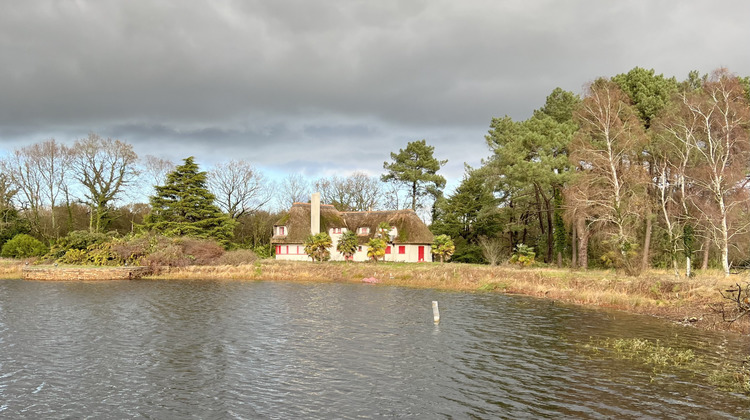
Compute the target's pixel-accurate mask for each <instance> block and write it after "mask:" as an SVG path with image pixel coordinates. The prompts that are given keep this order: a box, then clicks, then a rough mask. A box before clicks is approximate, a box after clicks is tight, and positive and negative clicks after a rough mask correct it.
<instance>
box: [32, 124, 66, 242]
mask: <svg viewBox="0 0 750 420" xmlns="http://www.w3.org/2000/svg"><path fill="white" fill-rule="evenodd" d="M28 156H29V158H30V159H31V161H32V162H34V163H35V165H36V166H37V167H38V168H39V174H40V177H41V180H42V185H43V188H42V196H43V197H44V199H45V201H46V203H47V204H49V206H50V219H51V223H52V234H53V235H54V236H55V237H58V236H59V229H58V226H57V222H56V220H55V206H56V205H57V203H58V198H59V196H60V194H63V195H64V196H65V199H66V203H67V204H69V201H68V200H69V186H68V184H67V175H68V172H69V171H70V165H71V162H72V153H71V150H70V149H69V148H68V147H66V146H65V145H61V144H58V143H57V142H55V139H51V140H48V141H45V142H43V143H40V144H35V145H33V146H31V147H30V148H29V149H28Z"/></svg>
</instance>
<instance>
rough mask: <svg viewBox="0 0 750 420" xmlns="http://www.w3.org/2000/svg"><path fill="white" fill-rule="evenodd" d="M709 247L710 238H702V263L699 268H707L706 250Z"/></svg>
mask: <svg viewBox="0 0 750 420" xmlns="http://www.w3.org/2000/svg"><path fill="white" fill-rule="evenodd" d="M710 248H711V238H709V237H708V236H707V237H706V239H704V240H703V263H702V264H701V270H704V271H705V270H708V252H709V251H710Z"/></svg>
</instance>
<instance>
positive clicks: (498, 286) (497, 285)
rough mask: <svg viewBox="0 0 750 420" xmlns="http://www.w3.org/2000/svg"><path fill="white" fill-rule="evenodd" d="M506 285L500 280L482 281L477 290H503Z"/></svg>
mask: <svg viewBox="0 0 750 420" xmlns="http://www.w3.org/2000/svg"><path fill="white" fill-rule="evenodd" d="M507 288H508V285H507V284H505V283H502V282H491V283H482V284H481V285H480V286H479V287H478V288H477V290H479V291H480V292H495V291H505V290H506V289H507Z"/></svg>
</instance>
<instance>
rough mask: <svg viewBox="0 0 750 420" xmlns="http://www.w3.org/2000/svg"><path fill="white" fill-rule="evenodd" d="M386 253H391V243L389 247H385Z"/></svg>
mask: <svg viewBox="0 0 750 420" xmlns="http://www.w3.org/2000/svg"><path fill="white" fill-rule="evenodd" d="M385 253H386V254H389V255H390V253H391V246H390V245H388V246H387V247H385Z"/></svg>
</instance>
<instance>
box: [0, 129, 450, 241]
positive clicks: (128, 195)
mask: <svg viewBox="0 0 750 420" xmlns="http://www.w3.org/2000/svg"><path fill="white" fill-rule="evenodd" d="M414 145H416V146H414ZM413 147H419V153H420V159H423V160H424V159H426V160H424V161H423V162H420V163H418V164H417V165H416V167H414V165H412V166H413V167H412V168H411V169H410V171H412V172H413V171H417V172H419V171H421V169H419V165H422V164H424V162H426V161H430V162H431V161H435V162H437V161H436V160H435V159H434V158H432V157H431V154H432V150H433V148H432V147H430V146H427V145H426V144H425V141H424V140H422V141H421V142H420V141H418V142H413V143H410V144H409V146H408V147H407V149H408V150H411V148H413ZM404 153H406V152H404ZM425 153H426V154H428V155H430V156H429V157H425V156H424V155H425ZM428 163H429V162H428ZM443 164H444V162H443ZM433 166H434V165H433ZM433 166H430V168H431V169H429V168H428V169H425V173H426V175H425V176H427V177H432V179H433V181H435V180H436V181H437V182H438V184H439V185H445V179H444V178H442V177H441V176H439V175H435V174H434V172H435V171H437V170H438V169H439V167H440V164H438V166H437V167H433ZM430 171H431V172H432V174H430ZM410 174H411V175H404V174H401V173H399V172H398V171H393V172H392V173H391V178H392V183H391V185H388V186H387V185H386V184H384V183H383V182H381V180H380V179H379V178H377V177H371V176H369V175H367V174H365V173H363V172H355V173H353V174H351V175H349V176H343V177H342V176H331V177H327V178H320V179H317V180H314V181H313V182H309V181H308V180H307V179H305V178H304V177H302V176H301V175H299V174H292V175H289V176H288V177H286V178H285V179H284V180H282V181H281V182H280V183H279V185H277V184H276V183H274V182H272V181H270V180H268V179H267V178H266V177H265V176H264V174H263V173H262V172H261V171H259V170H258V169H257V168H255V167H254V166H253V165H252V164H251V163H250V162H247V161H243V160H232V161H229V162H221V163H218V164H216V165H215V166H214V167H213V168H212V169H211V170H210V171H201V170H200V168H199V167H198V165H197V163H195V162H194V158H193V157H188V158H186V159H185V160H184V163H183V164H182V165H175V163H173V162H170V161H168V160H165V159H161V158H158V157H155V156H150V155H147V156H145V157H142V158H139V157H138V156H137V155H136V153H135V151H134V149H133V146H132V145H131V144H128V143H126V142H123V141H121V140H116V139H109V138H102V137H101V136H99V135H97V134H90V135H88V137H86V138H83V139H80V140H78V141H76V142H75V143H74V144H73V145H71V146H68V145H65V144H61V143H59V142H57V141H56V140H54V139H50V140H46V141H42V142H39V143H35V144H32V145H29V146H26V147H22V148H19V149H17V150H14V151H13V153H11V154H10V155H9V156H8V157H6V158H4V159H2V160H0V216H1V217H2V218H1V219H0V247H2V245H3V244H4V243H5V242H6V241H8V240H9V239H11V238H13V237H14V236H16V235H18V234H21V233H24V234H31V235H32V236H34V237H35V238H37V239H39V240H41V241H43V242H44V243H47V244H48V245H54V244H55V243H56V242H58V241H60V240H61V238H64V237H66V236H67V235H68V234H70V233H71V232H77V231H82V230H85V231H89V232H92V233H103V232H111V233H113V234H115V233H116V234H119V235H127V234H130V233H135V232H137V231H143V230H144V229H145V230H149V231H155V232H158V233H162V234H167V235H169V236H180V235H187V236H194V237H196V236H197V237H210V238H213V239H215V240H217V241H219V242H221V243H222V244H224V245H225V246H227V247H246V248H254V249H258V248H264V250H265V252H264V253H265V254H268V253H269V252H271V251H270V246H269V242H270V238H271V232H272V226H273V223H274V222H275V221H276V220H278V218H279V217H280V213H282V212H284V211H285V210H286V209H288V208H289V206H291V204H292V203H294V202H297V201H303V202H307V201H308V200H309V197H310V193H311V192H312V190H313V189H314V190H316V191H320V192H321V194H322V198H323V201H324V202H326V203H330V204H333V205H334V206H336V208H337V209H339V210H341V211H365V210H373V209H384V208H402V207H401V205H402V204H404V203H406V202H407V200H406V198H407V197H409V199H410V202H411V203H412V204H413V206H414V208H416V207H417V206H418V205H421V204H422V199H423V198H424V196H425V194H426V193H425V192H424V191H423V190H422V185H423V184H422V183H420V184H419V187H420V188H417V189H416V190H415V189H412V190H411V192H409V191H406V190H404V191H403V192H402V189H401V188H399V187H400V186H401V184H403V183H408V182H410V181H408V180H409V179H411V178H410V177H413V176H415V175H413V173H411V172H410ZM404 185H405V184H404ZM144 187H145V188H144ZM388 187H390V188H388ZM144 197H150V198H149V199H148V201H149V202H148V203H144V202H139V201H137V199H138V198H140V199H141V200H142V199H143V198H144Z"/></svg>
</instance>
